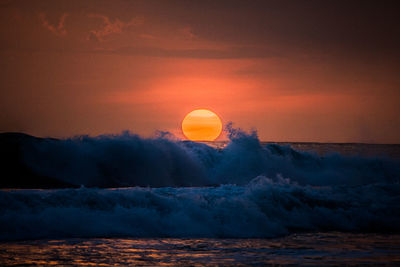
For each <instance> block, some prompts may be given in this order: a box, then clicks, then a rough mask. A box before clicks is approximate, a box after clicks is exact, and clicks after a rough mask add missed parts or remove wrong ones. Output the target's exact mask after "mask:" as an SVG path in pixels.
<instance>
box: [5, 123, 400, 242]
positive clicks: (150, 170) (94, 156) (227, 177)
mask: <svg viewBox="0 0 400 267" xmlns="http://www.w3.org/2000/svg"><path fill="white" fill-rule="evenodd" d="M229 138H230V142H229V144H228V145H227V146H226V147H224V148H214V147H211V146H208V145H206V144H202V143H196V142H189V141H177V140H171V139H168V138H165V137H161V138H153V139H143V138H140V137H139V136H137V135H134V134H130V133H127V132H126V133H123V134H121V135H115V136H110V135H109V136H99V137H79V138H72V139H66V140H55V139H44V140H41V141H38V142H32V143H31V144H29V145H26V146H24V149H23V156H24V161H25V163H26V164H27V165H29V166H30V167H31V168H32V169H33V170H35V171H36V172H38V173H40V174H41V175H46V176H49V177H55V178H57V179H60V180H62V181H65V182H68V183H71V184H75V185H83V186H84V187H82V188H80V189H58V190H10V191H5V190H2V191H0V239H1V240H18V239H32V238H33V239H36V238H69V237H126V236H129V237H274V236H281V235H286V234H289V233H296V232H304V231H306V232H309V231H311V232H314V231H350V232H399V230H400V226H399V225H400V211H399V208H398V207H399V204H398V203H399V201H400V184H399V179H400V164H399V161H398V160H395V159H390V158H377V157H375V158H374V157H361V156H343V155H340V154H338V153H336V154H327V155H324V156H319V155H317V154H315V153H308V152H300V151H296V150H293V149H292V148H291V147H290V146H281V145H277V144H267V145H262V144H261V143H260V141H259V140H258V138H257V134H256V132H251V133H246V132H243V131H240V130H238V129H232V128H230V132H229ZM121 186H125V187H126V186H128V188H108V189H100V188H99V187H121Z"/></svg>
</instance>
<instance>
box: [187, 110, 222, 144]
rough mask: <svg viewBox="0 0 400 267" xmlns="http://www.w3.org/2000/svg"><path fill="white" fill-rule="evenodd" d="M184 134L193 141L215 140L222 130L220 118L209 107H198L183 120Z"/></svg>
mask: <svg viewBox="0 0 400 267" xmlns="http://www.w3.org/2000/svg"><path fill="white" fill-rule="evenodd" d="M182 131H183V134H184V135H185V136H186V137H187V138H188V139H189V140H192V141H214V140H215V139H216V138H217V137H218V136H219V135H220V134H221V131H222V123H221V120H220V118H219V117H218V116H217V114H215V113H214V112H212V111H209V110H207V109H196V110H193V111H192V112H190V113H189V114H187V115H186V117H185V118H184V119H183V121H182Z"/></svg>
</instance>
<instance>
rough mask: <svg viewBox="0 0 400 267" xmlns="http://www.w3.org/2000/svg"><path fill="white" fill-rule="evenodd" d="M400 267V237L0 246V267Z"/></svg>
mask: <svg viewBox="0 0 400 267" xmlns="http://www.w3.org/2000/svg"><path fill="white" fill-rule="evenodd" d="M121 264H122V265H171V266H173V265H178V264H179V265H265V264H296V265H297V264H302V265H318V266H321V265H347V266H349V265H350V266H356V265H360V264H363V265H364V264H370V265H371V266H376V265H382V264H385V265H392V266H396V265H397V266H399V265H400V235H377V234H347V233H317V234H296V235H291V236H287V237H283V238H275V239H203V238H202V239H193V238H192V239H187V238H185V239H178V238H161V239H155V238H152V239H148V238H146V239H120V238H118V239H117V238H112V239H67V240H38V241H19V242H4V243H0V265H2V266H7V265H96V266H106V265H121Z"/></svg>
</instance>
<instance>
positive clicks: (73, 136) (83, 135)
mask: <svg viewBox="0 0 400 267" xmlns="http://www.w3.org/2000/svg"><path fill="white" fill-rule="evenodd" d="M124 132H129V133H130V134H132V135H137V136H139V137H140V138H142V139H152V138H161V137H160V136H157V135H156V134H154V135H152V136H143V135H140V134H137V133H135V132H132V131H127V130H124V131H121V132H119V133H103V134H97V135H90V134H77V135H71V136H50V135H35V134H30V133H26V132H17V131H15V132H13V131H10V132H0V135H2V134H23V135H28V136H32V137H36V138H43V139H45V138H51V139H59V140H65V139H74V138H79V137H86V136H87V137H89V138H96V137H100V136H120V135H122V134H123V133H124ZM156 132H157V131H155V133H156ZM174 137H176V136H174ZM167 139H168V138H167ZM177 140H178V141H189V142H198V143H214V142H215V143H218V142H220V143H223V142H229V141H230V139H228V138H226V139H217V140H214V141H191V140H189V139H187V138H177ZM258 140H259V141H260V143H297V144H301V143H304V144H361V145H362V144H364V145H400V143H365V142H334V141H327V142H320V141H273V140H261V139H259V138H258Z"/></svg>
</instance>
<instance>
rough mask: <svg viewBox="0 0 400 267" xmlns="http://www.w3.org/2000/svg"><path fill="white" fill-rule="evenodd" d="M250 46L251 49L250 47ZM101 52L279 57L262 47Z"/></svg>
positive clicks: (147, 48) (140, 49) (195, 56)
mask: <svg viewBox="0 0 400 267" xmlns="http://www.w3.org/2000/svg"><path fill="white" fill-rule="evenodd" d="M251 48H252V49H251ZM98 52H101V53H112V54H120V55H131V56H137V55H142V56H151V57H178V58H202V59H233V58H271V57H280V56H281V55H280V54H279V53H277V52H276V51H272V50H270V49H267V48H264V47H247V46H239V47H231V48H224V49H202V48H194V49H165V48H161V47H155V46H150V47H149V46H147V47H146V46H127V47H121V48H119V49H115V50H102V51H98Z"/></svg>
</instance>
